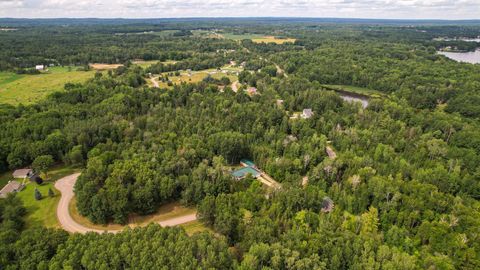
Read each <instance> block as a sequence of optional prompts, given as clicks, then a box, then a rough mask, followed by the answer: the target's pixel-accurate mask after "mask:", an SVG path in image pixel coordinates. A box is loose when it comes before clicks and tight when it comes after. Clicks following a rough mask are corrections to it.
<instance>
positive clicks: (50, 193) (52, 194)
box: [48, 188, 55, 197]
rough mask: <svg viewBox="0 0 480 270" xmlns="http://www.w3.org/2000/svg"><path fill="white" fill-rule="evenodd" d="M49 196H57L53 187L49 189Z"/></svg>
mask: <svg viewBox="0 0 480 270" xmlns="http://www.w3.org/2000/svg"><path fill="white" fill-rule="evenodd" d="M48 196H49V197H55V192H53V190H52V189H51V188H49V189H48Z"/></svg>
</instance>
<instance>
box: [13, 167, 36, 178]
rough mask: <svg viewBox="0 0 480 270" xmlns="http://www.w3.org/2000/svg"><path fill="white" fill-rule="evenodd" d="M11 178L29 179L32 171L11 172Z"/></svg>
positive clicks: (25, 169)
mask: <svg viewBox="0 0 480 270" xmlns="http://www.w3.org/2000/svg"><path fill="white" fill-rule="evenodd" d="M12 175H13V178H17V179H26V178H30V177H31V176H32V175H33V170H32V169H27V168H24V169H18V170H15V171H14V172H13V174H12Z"/></svg>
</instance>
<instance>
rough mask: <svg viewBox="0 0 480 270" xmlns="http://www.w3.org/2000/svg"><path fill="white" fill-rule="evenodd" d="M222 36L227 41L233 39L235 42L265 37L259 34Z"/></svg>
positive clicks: (225, 34)
mask: <svg viewBox="0 0 480 270" xmlns="http://www.w3.org/2000/svg"><path fill="white" fill-rule="evenodd" d="M221 36H222V37H223V38H226V39H233V40H244V39H252V40H253V39H256V38H263V37H264V36H263V35H259V34H241V35H238V34H234V33H222V34H221Z"/></svg>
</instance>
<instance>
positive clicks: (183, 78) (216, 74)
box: [148, 68, 241, 88]
mask: <svg viewBox="0 0 480 270" xmlns="http://www.w3.org/2000/svg"><path fill="white" fill-rule="evenodd" d="M223 70H225V71H227V72H229V74H228V73H223V72H222V71H218V70H216V69H206V70H200V71H192V72H191V74H190V73H188V72H185V71H181V72H180V76H168V79H169V80H170V81H172V83H173V84H174V85H175V84H181V83H182V82H185V83H197V82H200V81H202V80H203V79H204V78H206V77H207V76H208V75H210V76H212V78H214V79H221V78H222V77H228V78H229V79H230V81H231V82H234V81H236V80H238V77H237V76H236V75H235V74H232V73H234V72H237V71H240V70H241V69H238V68H225V69H223ZM169 73H171V72H165V73H163V74H162V76H166V75H168V74H169ZM155 77H156V80H157V81H158V85H159V87H160V88H169V86H168V84H167V83H166V82H162V81H160V80H158V76H155ZM148 83H149V84H150V85H151V84H152V83H151V82H150V81H148Z"/></svg>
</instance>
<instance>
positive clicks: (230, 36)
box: [221, 33, 296, 44]
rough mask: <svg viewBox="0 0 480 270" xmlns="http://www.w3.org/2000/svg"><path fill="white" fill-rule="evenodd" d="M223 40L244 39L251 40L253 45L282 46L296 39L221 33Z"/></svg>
mask: <svg viewBox="0 0 480 270" xmlns="http://www.w3.org/2000/svg"><path fill="white" fill-rule="evenodd" d="M221 36H222V37H223V38H226V39H233V40H244V39H251V40H252V41H253V42H255V43H262V42H265V43H271V42H273V43H276V44H283V43H286V42H291V43H293V42H295V40H296V39H294V38H278V37H275V36H265V35H259V34H242V35H236V34H233V33H223V34H221Z"/></svg>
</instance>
